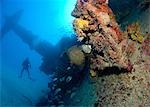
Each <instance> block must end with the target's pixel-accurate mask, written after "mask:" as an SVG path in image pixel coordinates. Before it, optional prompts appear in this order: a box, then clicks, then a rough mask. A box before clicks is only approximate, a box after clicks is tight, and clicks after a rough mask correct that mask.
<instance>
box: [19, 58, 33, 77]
mask: <svg viewBox="0 0 150 107" xmlns="http://www.w3.org/2000/svg"><path fill="white" fill-rule="evenodd" d="M29 69H31V63H30V61H29V58H26V59H25V60H24V61H23V62H22V70H21V74H20V76H19V77H20V78H22V75H23V72H24V71H26V72H27V73H28V78H29V79H32V78H31V76H30V72H29Z"/></svg>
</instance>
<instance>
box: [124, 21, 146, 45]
mask: <svg viewBox="0 0 150 107" xmlns="http://www.w3.org/2000/svg"><path fill="white" fill-rule="evenodd" d="M140 30H141V29H140V24H139V23H138V22H136V23H133V24H131V25H129V26H128V27H127V32H128V35H129V37H130V38H131V39H132V40H133V41H137V42H139V43H142V41H143V39H144V37H143V36H142V34H141V31H140Z"/></svg>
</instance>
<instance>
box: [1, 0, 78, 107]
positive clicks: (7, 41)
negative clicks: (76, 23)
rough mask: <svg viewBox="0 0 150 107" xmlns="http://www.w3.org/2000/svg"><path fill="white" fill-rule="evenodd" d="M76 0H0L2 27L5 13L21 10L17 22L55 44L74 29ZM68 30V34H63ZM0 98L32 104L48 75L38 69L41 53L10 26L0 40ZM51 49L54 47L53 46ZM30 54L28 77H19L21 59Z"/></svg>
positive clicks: (10, 102)
mask: <svg viewBox="0 0 150 107" xmlns="http://www.w3.org/2000/svg"><path fill="white" fill-rule="evenodd" d="M75 3H76V0H1V3H0V5H1V6H0V10H1V12H2V14H1V15H0V20H1V23H0V25H1V28H2V27H3V25H4V22H5V16H11V15H13V14H15V13H16V12H17V11H19V10H23V13H22V15H21V18H20V19H19V21H18V24H19V25H20V26H22V27H24V28H25V29H26V30H28V31H29V32H30V33H32V34H34V35H36V36H37V37H39V38H40V39H41V40H45V41H48V42H49V43H51V44H52V45H56V44H57V43H58V42H59V40H60V39H61V38H63V37H64V36H70V34H72V33H73V29H72V20H73V17H72V16H71V11H72V10H73V8H74V5H75ZM66 34H67V35H66ZM0 46H1V52H0V53H1V55H0V56H1V64H0V65H1V69H0V73H1V76H0V77H1V78H0V79H1V88H0V89H1V92H2V93H1V100H0V101H1V102H0V104H1V105H0V106H1V107H3V106H29V105H30V106H31V105H34V104H35V103H36V102H37V101H38V99H39V98H40V96H42V95H43V94H44V92H45V91H46V89H47V83H48V81H49V80H50V78H49V77H48V76H47V75H45V74H44V73H43V72H41V71H40V70H39V66H40V65H41V63H42V56H41V55H40V54H38V53H37V52H36V51H35V50H33V49H31V48H30V47H29V46H28V45H27V44H26V43H24V42H23V41H22V40H21V39H20V37H19V36H18V35H17V34H16V33H14V32H13V30H10V31H8V32H7V34H5V35H4V37H3V38H2V39H1V40H0ZM52 51H53V50H52ZM26 57H29V59H30V62H31V65H32V68H31V77H32V78H33V79H34V81H32V80H29V79H28V76H27V74H26V73H24V75H23V77H22V78H18V76H19V74H20V72H21V69H22V68H21V67H22V66H21V64H22V61H23V60H24V59H25V58H26ZM52 63H53V62H52Z"/></svg>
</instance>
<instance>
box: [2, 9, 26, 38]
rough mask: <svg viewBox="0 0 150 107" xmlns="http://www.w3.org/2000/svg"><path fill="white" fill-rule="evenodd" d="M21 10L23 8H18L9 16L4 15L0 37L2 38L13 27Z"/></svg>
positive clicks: (20, 14)
mask: <svg viewBox="0 0 150 107" xmlns="http://www.w3.org/2000/svg"><path fill="white" fill-rule="evenodd" d="M22 12H23V10H19V11H17V12H16V13H15V14H13V15H11V16H5V17H4V19H5V22H4V25H3V26H2V28H1V35H0V38H3V37H4V35H5V34H6V33H7V32H9V31H10V30H11V29H13V27H14V26H15V25H16V24H17V23H18V21H19V19H20V17H21V16H22Z"/></svg>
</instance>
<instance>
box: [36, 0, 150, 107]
mask: <svg viewBox="0 0 150 107" xmlns="http://www.w3.org/2000/svg"><path fill="white" fill-rule="evenodd" d="M110 1H111V0H110ZM112 1H113V0H112ZM112 1H111V2H112ZM118 1H120V0H118ZM139 1H140V0H139ZM139 1H138V0H136V4H137V7H136V8H135V10H138V11H137V12H134V13H132V12H133V11H131V12H130V15H127V17H125V18H124V19H123V22H121V21H120V24H123V25H125V26H124V27H125V29H124V30H122V29H121V27H120V26H121V25H119V24H118V20H121V19H122V17H123V16H124V15H122V14H123V13H119V14H121V15H119V16H120V17H119V16H117V15H115V14H114V12H113V11H112V10H115V8H114V9H111V8H110V6H109V0H77V3H76V5H75V8H74V10H73V12H72V16H74V17H75V20H74V21H73V27H74V30H75V32H76V36H77V40H78V44H76V45H75V46H72V47H70V48H69V49H66V50H65V51H64V52H63V53H62V54H61V56H60V58H59V60H58V63H57V66H56V70H55V72H54V74H53V76H52V81H51V82H50V83H49V84H48V87H49V91H48V93H46V95H45V96H44V97H42V101H40V102H39V103H38V104H37V106H54V107H55V106H60V107H61V106H63V107H64V106H85V107H87V106H94V107H149V106H150V34H149V29H148V28H149V26H148V25H149V24H148V23H149V21H148V20H147V21H146V20H144V19H147V18H146V17H147V15H149V14H148V13H149V11H150V9H149V7H148V8H147V5H149V2H147V1H142V3H141V2H140V3H139ZM120 2H122V1H120ZM131 5H132V3H131ZM143 8H144V10H143ZM130 9H131V8H129V9H127V10H130ZM115 12H116V11H115ZM139 12H141V13H140V14H141V16H140V17H138V18H137V17H136V16H137V14H139ZM125 14H126V13H125ZM116 16H117V19H116ZM118 17H119V18H118ZM130 18H131V20H130ZM142 19H143V20H144V21H141V20H142ZM126 20H129V21H128V23H126ZM144 27H145V28H144Z"/></svg>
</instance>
